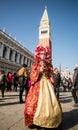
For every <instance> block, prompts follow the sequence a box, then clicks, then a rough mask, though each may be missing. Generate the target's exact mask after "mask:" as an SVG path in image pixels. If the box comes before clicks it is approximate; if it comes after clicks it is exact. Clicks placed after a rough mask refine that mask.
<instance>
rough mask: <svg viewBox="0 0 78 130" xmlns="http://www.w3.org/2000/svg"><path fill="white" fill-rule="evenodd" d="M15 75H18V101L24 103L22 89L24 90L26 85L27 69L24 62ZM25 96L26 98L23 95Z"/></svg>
mask: <svg viewBox="0 0 78 130" xmlns="http://www.w3.org/2000/svg"><path fill="white" fill-rule="evenodd" d="M17 75H18V84H19V87H20V93H19V99H20V103H24V101H23V97H22V96H23V92H24V89H25V90H26V87H28V86H27V84H28V83H27V82H28V70H27V65H26V64H23V66H22V67H21V68H20V69H19V70H18V72H17ZM26 93H27V91H26ZM25 98H26V96H25Z"/></svg>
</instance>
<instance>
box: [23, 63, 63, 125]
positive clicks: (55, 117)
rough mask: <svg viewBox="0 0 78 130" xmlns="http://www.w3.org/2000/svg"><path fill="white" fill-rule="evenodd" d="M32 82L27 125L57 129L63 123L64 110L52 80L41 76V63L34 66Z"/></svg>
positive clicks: (28, 100) (31, 74) (27, 108)
mask: <svg viewBox="0 0 78 130" xmlns="http://www.w3.org/2000/svg"><path fill="white" fill-rule="evenodd" d="M49 73H50V72H49ZM30 80H31V84H32V86H31V87H30V90H29V92H28V95H27V98H26V103H25V109H24V117H25V125H26V126H31V125H32V124H34V125H37V126H40V127H45V128H57V127H58V126H59V125H60V123H61V122H62V109H61V106H60V103H59V102H58V100H57V97H56V95H55V92H54V87H53V85H52V82H51V80H50V78H47V77H46V76H45V75H42V76H40V64H39V63H34V64H33V66H32V70H31V73H30Z"/></svg>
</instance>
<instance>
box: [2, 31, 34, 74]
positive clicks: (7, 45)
mask: <svg viewBox="0 0 78 130" xmlns="http://www.w3.org/2000/svg"><path fill="white" fill-rule="evenodd" d="M33 62H34V55H33V53H32V52H30V51H29V50H28V49H26V48H25V47H23V46H22V45H21V44H20V43H19V42H17V41H16V40H15V39H13V38H12V37H11V36H9V35H8V34H6V33H5V32H4V31H2V30H0V70H4V71H5V72H6V73H7V72H9V71H11V72H16V71H17V70H18V69H19V67H21V66H22V64H27V66H28V68H29V69H30V68H31V65H32V63H33Z"/></svg>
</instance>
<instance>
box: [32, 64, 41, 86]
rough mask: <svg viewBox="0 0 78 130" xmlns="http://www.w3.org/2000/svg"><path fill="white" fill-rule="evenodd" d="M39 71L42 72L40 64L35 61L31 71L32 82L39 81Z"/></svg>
mask: <svg viewBox="0 0 78 130" xmlns="http://www.w3.org/2000/svg"><path fill="white" fill-rule="evenodd" d="M39 73H40V65H39V64H38V63H33V65H32V68H31V71H30V80H31V84H34V83H35V82H36V81H37V79H38V77H39Z"/></svg>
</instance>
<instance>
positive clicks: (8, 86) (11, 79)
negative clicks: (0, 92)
mask: <svg viewBox="0 0 78 130" xmlns="http://www.w3.org/2000/svg"><path fill="white" fill-rule="evenodd" d="M12 81H13V75H12V73H11V72H8V74H7V91H10V92H11V91H12Z"/></svg>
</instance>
